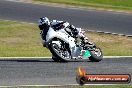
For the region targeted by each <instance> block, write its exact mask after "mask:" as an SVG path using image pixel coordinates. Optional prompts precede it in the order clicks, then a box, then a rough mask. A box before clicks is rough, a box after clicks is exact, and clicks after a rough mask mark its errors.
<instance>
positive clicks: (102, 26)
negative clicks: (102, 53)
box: [0, 0, 132, 35]
mask: <svg viewBox="0 0 132 88" xmlns="http://www.w3.org/2000/svg"><path fill="white" fill-rule="evenodd" d="M42 16H47V17H49V18H50V19H51V20H52V19H57V20H64V21H68V22H70V23H71V24H73V25H75V26H77V27H82V28H84V29H85V30H94V31H104V32H112V33H119V34H125V35H132V31H131V29H132V14H128V13H122V12H109V11H97V10H92V9H76V8H64V7H63V8H62V7H61V8H60V7H57V6H50V5H42V4H41V5H40V4H29V3H21V2H13V1H6V0H0V19H7V20H19V21H25V22H34V23H37V20H38V19H39V18H40V17H42Z"/></svg>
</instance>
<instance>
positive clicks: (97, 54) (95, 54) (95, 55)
mask: <svg viewBox="0 0 132 88" xmlns="http://www.w3.org/2000/svg"><path fill="white" fill-rule="evenodd" d="M90 54H91V56H90V57H89V60H90V61H93V62H99V61H101V60H102V59H103V53H102V51H101V49H100V48H98V47H96V49H95V50H92V51H90Z"/></svg>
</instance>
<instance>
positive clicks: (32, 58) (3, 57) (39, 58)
mask: <svg viewBox="0 0 132 88" xmlns="http://www.w3.org/2000/svg"><path fill="white" fill-rule="evenodd" d="M37 58H38V59H44V58H52V57H0V59H37ZM103 58H132V56H103Z"/></svg>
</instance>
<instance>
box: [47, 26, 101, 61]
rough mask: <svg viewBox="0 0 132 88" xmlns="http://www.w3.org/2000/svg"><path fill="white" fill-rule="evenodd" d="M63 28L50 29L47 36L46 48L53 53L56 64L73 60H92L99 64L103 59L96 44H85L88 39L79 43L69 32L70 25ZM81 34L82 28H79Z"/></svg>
mask: <svg viewBox="0 0 132 88" xmlns="http://www.w3.org/2000/svg"><path fill="white" fill-rule="evenodd" d="M63 25H64V26H63V28H61V29H60V30H56V29H54V28H53V27H50V28H49V30H48V32H47V35H46V46H47V47H48V49H49V50H50V52H51V53H52V59H53V60H54V61H55V62H67V61H71V60H90V61H93V62H99V61H101V60H102V59H103V54H102V51H101V49H100V48H99V47H97V46H96V45H95V44H94V43H92V44H91V43H87V42H85V41H86V39H85V38H84V40H81V41H78V40H77V39H76V38H74V37H72V36H71V35H70V34H69V33H68V32H67V31H66V28H67V27H68V25H69V24H68V23H64V24H63ZM78 30H79V32H80V33H81V32H82V31H81V28H78Z"/></svg>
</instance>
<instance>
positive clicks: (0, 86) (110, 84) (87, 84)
mask: <svg viewBox="0 0 132 88" xmlns="http://www.w3.org/2000/svg"><path fill="white" fill-rule="evenodd" d="M84 85H89V86H93V85H96V86H101V85H108V86H109V85H128V84H84ZM53 86H56V87H61V86H62V87H63V86H79V84H66V85H15V86H0V87H53Z"/></svg>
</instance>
